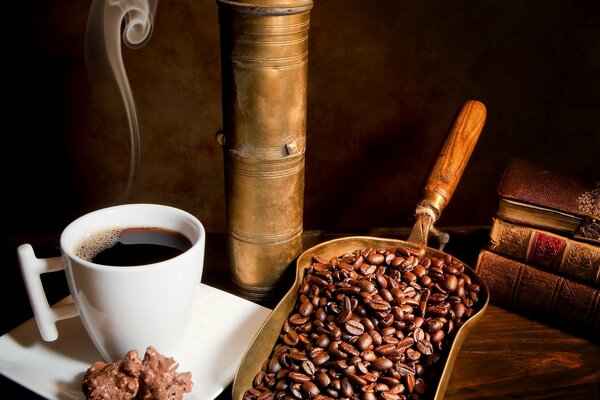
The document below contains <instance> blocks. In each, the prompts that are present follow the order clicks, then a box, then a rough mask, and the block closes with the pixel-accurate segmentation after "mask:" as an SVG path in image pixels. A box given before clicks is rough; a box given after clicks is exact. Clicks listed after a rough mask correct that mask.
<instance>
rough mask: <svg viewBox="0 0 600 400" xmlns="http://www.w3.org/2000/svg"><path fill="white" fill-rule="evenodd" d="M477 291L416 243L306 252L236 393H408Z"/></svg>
mask: <svg viewBox="0 0 600 400" xmlns="http://www.w3.org/2000/svg"><path fill="white" fill-rule="evenodd" d="M480 291H481V288H480V287H479V285H478V284H477V283H476V282H474V279H472V278H471V276H469V274H468V272H467V269H466V268H465V266H464V264H462V263H460V262H459V261H458V260H455V259H454V258H452V257H450V256H447V255H446V256H444V257H428V256H427V255H426V252H425V250H424V249H423V248H419V249H414V248H408V247H402V246H399V247H397V248H391V249H383V248H382V249H378V248H366V249H359V250H356V251H354V252H352V253H347V254H343V255H340V256H339V257H332V258H330V259H325V258H323V257H319V256H315V257H313V263H312V265H311V266H310V267H309V268H307V270H306V271H305V276H304V277H303V280H302V283H301V284H300V286H299V288H298V298H297V303H296V305H295V308H294V312H293V313H291V315H290V316H289V317H288V318H287V319H286V320H285V321H284V324H283V326H282V328H281V332H280V336H279V339H278V343H277V344H276V346H275V348H274V350H273V353H272V355H271V357H270V358H269V359H267V360H265V362H264V364H263V366H262V368H261V371H260V372H259V373H258V374H257V375H256V376H255V379H254V381H253V388H251V389H249V390H248V391H247V392H246V393H245V394H244V400H259V399H260V400H271V399H273V400H292V399H298V400H302V399H313V400H333V399H334V398H349V399H353V400H354V399H356V400H359V399H364V400H375V399H390V400H391V399H393V400H408V399H412V400H416V399H417V398H418V397H420V396H421V395H426V394H427V379H428V377H429V376H431V375H432V373H431V372H432V371H431V372H427V371H429V369H431V368H435V367H436V365H437V364H438V362H439V360H440V359H441V357H442V354H443V352H444V350H445V349H446V347H447V346H448V345H450V344H451V341H452V338H453V332H454V330H455V327H458V326H461V325H462V324H463V323H464V321H465V320H466V319H467V318H469V317H470V316H471V315H473V313H474V312H475V309H474V307H475V306H476V304H477V303H478V302H479V298H480V297H481V295H480Z"/></svg>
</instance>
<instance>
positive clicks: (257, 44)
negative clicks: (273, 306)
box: [217, 0, 313, 300]
mask: <svg viewBox="0 0 600 400" xmlns="http://www.w3.org/2000/svg"><path fill="white" fill-rule="evenodd" d="M217 3H218V5H219V25H220V35H221V74H222V102H223V130H222V133H220V134H219V141H220V143H221V145H222V146H223V154H224V163H225V195H226V212H227V246H228V257H229V260H228V261H229V265H230V268H231V275H232V279H233V282H234V284H235V285H236V286H237V289H239V290H240V291H241V292H242V293H243V294H245V295H247V297H251V298H255V299H258V300H260V299H268V298H270V297H271V296H272V295H273V294H274V292H275V291H276V288H277V285H278V283H279V282H280V280H281V278H282V276H283V274H284V272H285V271H286V269H287V268H288V266H289V265H290V264H291V262H292V261H293V260H294V259H295V258H296V257H297V256H298V255H299V254H300V253H301V251H302V230H303V225H302V221H303V205H304V156H305V149H306V101H307V67H308V64H307V62H308V31H309V22H310V18H309V12H310V9H311V8H312V5H313V2H312V0H310V1H307V0H253V1H248V0H237V1H233V0H218V1H217Z"/></svg>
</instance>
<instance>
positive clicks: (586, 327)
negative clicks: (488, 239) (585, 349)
mask: <svg viewBox="0 0 600 400" xmlns="http://www.w3.org/2000/svg"><path fill="white" fill-rule="evenodd" d="M475 271H476V273H477V274H478V275H479V277H480V278H481V279H482V281H484V282H485V283H486V285H487V287H488V290H489V291H490V301H491V302H493V303H496V304H498V305H503V306H506V307H507V308H510V309H512V310H515V311H522V312H523V313H526V314H529V315H532V316H535V317H537V318H541V319H544V320H547V321H554V322H556V323H560V324H561V325H562V326H571V327H573V328H578V329H580V330H582V331H584V332H586V333H587V334H593V335H598V334H600V290H599V289H597V288H594V287H592V286H588V285H583V284H580V283H577V282H575V281H573V280H571V279H568V278H565V277H563V276H560V275H557V274H554V273H551V272H548V271H544V270H541V269H538V268H535V267H533V266H531V265H529V264H526V263H523V262H519V261H516V260H513V259H510V258H507V257H504V256H502V255H499V254H496V253H493V252H491V251H489V250H485V249H483V250H481V251H480V253H479V257H478V260H477V264H476V267H475Z"/></svg>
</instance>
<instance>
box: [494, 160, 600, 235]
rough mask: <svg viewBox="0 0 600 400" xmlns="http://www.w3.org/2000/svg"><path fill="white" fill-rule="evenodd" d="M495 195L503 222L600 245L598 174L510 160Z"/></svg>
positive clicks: (599, 178) (599, 188) (498, 212)
mask: <svg viewBox="0 0 600 400" xmlns="http://www.w3.org/2000/svg"><path fill="white" fill-rule="evenodd" d="M498 195H499V197H500V199H499V204H498V210H497V216H499V217H500V218H502V219H504V220H506V221H509V222H513V223H517V224H522V225H531V226H534V227H537V228H540V229H546V230H549V231H552V232H556V233H559V234H562V235H565V236H568V237H571V238H574V239H577V240H583V241H589V242H592V243H596V244H600V176H595V175H591V174H587V173H583V172H574V171H566V170H558V169H552V168H547V167H542V166H540V165H537V164H534V163H531V162H529V161H525V160H520V159H512V160H510V161H509V163H508V165H507V166H506V169H505V171H504V174H503V176H502V178H501V180H500V183H499V185H498Z"/></svg>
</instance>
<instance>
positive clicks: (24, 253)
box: [17, 244, 79, 342]
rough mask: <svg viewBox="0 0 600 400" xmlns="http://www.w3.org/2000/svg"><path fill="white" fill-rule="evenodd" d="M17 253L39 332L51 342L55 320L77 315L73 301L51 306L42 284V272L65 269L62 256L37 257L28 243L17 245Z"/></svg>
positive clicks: (56, 333)
mask: <svg viewBox="0 0 600 400" xmlns="http://www.w3.org/2000/svg"><path fill="white" fill-rule="evenodd" d="M17 255H18V258H19V264H20V266H21V274H22V275H23V280H24V281H25V288H26V289H27V295H28V296H29V302H30V303H31V308H32V309H33V315H34V316H35V320H36V322H37V326H38V329H39V331H40V334H41V335H42V338H43V339H44V340H45V341H47V342H52V341H54V340H56V339H57V338H58V330H57V329H56V321H60V320H61V319H66V318H71V317H75V316H77V315H79V311H77V308H76V307H75V304H74V303H70V304H64V305H61V306H54V307H51V306H50V304H48V298H47V297H46V292H45V291H44V287H43V285H42V279H41V275H42V274H45V273H47V272H55V271H61V270H64V269H65V266H64V264H63V262H62V258H61V257H51V258H37V257H36V256H35V253H34V252H33V247H31V245H30V244H22V245H21V246H19V247H18V248H17Z"/></svg>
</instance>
